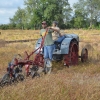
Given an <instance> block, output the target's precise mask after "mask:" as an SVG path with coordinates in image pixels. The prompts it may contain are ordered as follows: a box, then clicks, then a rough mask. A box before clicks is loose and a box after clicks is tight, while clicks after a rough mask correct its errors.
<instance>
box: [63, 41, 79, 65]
mask: <svg viewBox="0 0 100 100" xmlns="http://www.w3.org/2000/svg"><path fill="white" fill-rule="evenodd" d="M63 60H64V65H67V66H69V65H77V64H78V45H77V42H76V41H72V42H71V43H70V46H69V54H65V55H64V57H63Z"/></svg>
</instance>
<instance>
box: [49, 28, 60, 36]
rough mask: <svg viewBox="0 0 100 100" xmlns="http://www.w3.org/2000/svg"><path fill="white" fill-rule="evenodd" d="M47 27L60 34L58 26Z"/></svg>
mask: <svg viewBox="0 0 100 100" xmlns="http://www.w3.org/2000/svg"><path fill="white" fill-rule="evenodd" d="M49 29H51V30H53V31H56V32H57V33H59V35H60V36H61V33H60V29H59V28H53V27H49Z"/></svg>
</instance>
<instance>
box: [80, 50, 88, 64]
mask: <svg viewBox="0 0 100 100" xmlns="http://www.w3.org/2000/svg"><path fill="white" fill-rule="evenodd" d="M87 60H88V50H87V49H86V48H83V49H82V52H81V61H82V62H86V61H87Z"/></svg>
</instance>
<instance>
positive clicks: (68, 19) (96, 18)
mask: <svg viewBox="0 0 100 100" xmlns="http://www.w3.org/2000/svg"><path fill="white" fill-rule="evenodd" d="M24 6H25V7H24V8H23V9H22V8H20V7H18V10H17V11H16V12H15V14H14V16H13V17H12V18H9V20H10V23H9V24H2V25H0V29H40V28H41V22H42V21H43V20H46V21H47V23H48V25H51V24H52V21H55V20H56V21H58V23H59V27H60V28H61V29H70V28H77V29H79V28H85V29H88V28H96V29H100V0H78V2H77V3H75V4H74V5H73V8H71V6H70V4H69V2H68V0H24Z"/></svg>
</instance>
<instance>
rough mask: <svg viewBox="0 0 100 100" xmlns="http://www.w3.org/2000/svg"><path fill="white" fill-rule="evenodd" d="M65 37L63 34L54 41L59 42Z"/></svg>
mask: <svg viewBox="0 0 100 100" xmlns="http://www.w3.org/2000/svg"><path fill="white" fill-rule="evenodd" d="M65 38H66V36H65V35H63V36H61V37H59V38H58V39H57V40H56V41H55V42H58V43H61V42H62V41H63V40H64V39H65Z"/></svg>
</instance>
